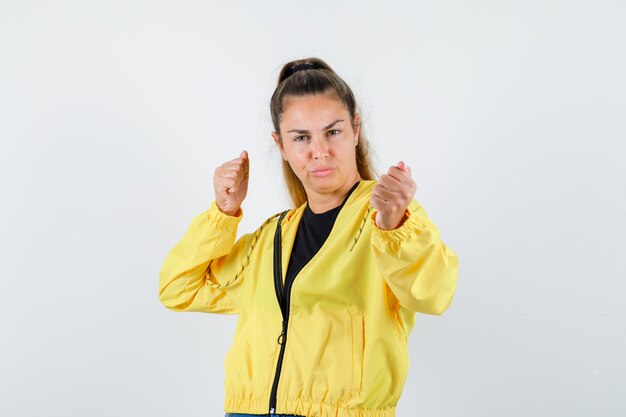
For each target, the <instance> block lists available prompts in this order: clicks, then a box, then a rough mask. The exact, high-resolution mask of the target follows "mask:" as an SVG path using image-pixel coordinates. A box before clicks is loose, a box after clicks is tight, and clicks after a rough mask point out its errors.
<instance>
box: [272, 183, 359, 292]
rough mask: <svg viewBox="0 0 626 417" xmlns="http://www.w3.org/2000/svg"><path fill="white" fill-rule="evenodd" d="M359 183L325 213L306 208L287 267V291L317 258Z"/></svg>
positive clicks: (307, 206) (285, 286)
mask: <svg viewBox="0 0 626 417" xmlns="http://www.w3.org/2000/svg"><path fill="white" fill-rule="evenodd" d="M358 185H359V182H357V183H355V184H354V185H353V186H352V188H351V189H350V191H348V194H347V195H346V197H345V198H344V200H343V202H342V203H341V204H340V205H339V206H337V207H335V208H333V209H330V210H328V211H325V212H324V213H318V214H316V213H313V212H312V211H311V209H310V208H309V205H308V204H307V205H306V207H305V208H304V214H303V215H302V219H301V220H300V224H299V225H298V231H297V232H296V239H295V241H294V244H293V249H292V250H291V255H290V257H289V265H288V266H287V274H286V275H285V285H284V288H285V290H286V291H287V290H289V288H290V286H291V283H292V282H293V280H294V278H295V277H296V275H298V272H300V270H301V269H302V268H303V267H304V266H305V265H306V264H307V263H308V262H309V261H310V260H311V258H313V256H315V254H316V253H317V251H318V250H319V249H320V248H321V247H322V245H323V244H324V242H325V241H326V239H327V238H328V235H329V234H330V231H331V230H332V228H333V224H334V223H335V219H336V218H337V215H338V214H339V211H340V210H341V208H342V207H343V205H344V204H345V203H346V201H347V200H348V197H350V194H352V192H353V191H354V190H355V189H356V187H357V186H358Z"/></svg>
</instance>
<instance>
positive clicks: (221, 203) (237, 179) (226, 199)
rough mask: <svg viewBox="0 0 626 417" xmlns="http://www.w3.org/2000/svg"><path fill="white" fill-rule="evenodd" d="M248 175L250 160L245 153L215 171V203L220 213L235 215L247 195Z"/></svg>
mask: <svg viewBox="0 0 626 417" xmlns="http://www.w3.org/2000/svg"><path fill="white" fill-rule="evenodd" d="M249 173H250V160H249V159H248V152H247V151H242V152H241V154H240V155H239V158H235V159H233V160H231V161H228V162H225V163H223V164H222V165H220V166H219V167H217V168H216V169H215V175H214V177H213V187H214V188H215V202H216V203H217V207H218V208H219V209H220V211H221V212H222V213H224V214H227V215H229V216H236V215H237V213H238V212H239V208H240V207H241V203H242V202H243V200H244V199H245V198H246V194H247V193H248V177H249Z"/></svg>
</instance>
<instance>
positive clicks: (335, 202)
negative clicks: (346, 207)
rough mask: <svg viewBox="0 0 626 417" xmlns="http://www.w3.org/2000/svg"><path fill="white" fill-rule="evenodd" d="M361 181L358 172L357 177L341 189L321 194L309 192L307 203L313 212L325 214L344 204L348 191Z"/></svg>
mask: <svg viewBox="0 0 626 417" xmlns="http://www.w3.org/2000/svg"><path fill="white" fill-rule="evenodd" d="M357 181H361V176H360V175H359V173H358V172H357V174H356V176H355V177H354V178H352V179H351V180H350V181H347V182H346V183H345V184H343V185H342V186H341V187H340V188H339V189H337V190H335V191H332V192H328V193H320V192H316V191H307V193H306V194H307V203H308V205H309V208H310V209H311V211H312V212H313V213H315V214H319V213H324V212H326V211H328V210H332V209H334V208H335V207H338V206H339V205H341V203H343V200H344V199H345V198H346V195H348V191H350V189H351V188H352V186H353V185H354V183H356V182H357Z"/></svg>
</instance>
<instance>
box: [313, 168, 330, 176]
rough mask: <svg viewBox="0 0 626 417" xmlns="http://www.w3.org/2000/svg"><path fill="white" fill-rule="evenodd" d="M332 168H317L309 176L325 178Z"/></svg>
mask: <svg viewBox="0 0 626 417" xmlns="http://www.w3.org/2000/svg"><path fill="white" fill-rule="evenodd" d="M333 169H334V168H333V167H318V168H315V169H314V170H312V171H311V175H313V176H315V177H325V176H326V175H328V174H330V173H331V172H332V171H333Z"/></svg>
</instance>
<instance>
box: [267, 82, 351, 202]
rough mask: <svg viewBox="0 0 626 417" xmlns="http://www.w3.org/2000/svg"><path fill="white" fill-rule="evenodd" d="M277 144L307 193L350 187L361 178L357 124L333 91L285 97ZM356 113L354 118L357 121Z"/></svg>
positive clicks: (276, 137) (275, 136)
mask: <svg viewBox="0 0 626 417" xmlns="http://www.w3.org/2000/svg"><path fill="white" fill-rule="evenodd" d="M283 107H284V112H283V114H282V117H281V121H280V133H281V134H280V136H279V135H278V134H277V132H272V137H273V138H274V142H276V145H277V146H278V148H279V150H280V153H281V155H282V157H283V159H284V160H286V161H287V162H288V163H289V165H290V166H291V169H293V171H294V173H295V174H296V176H297V177H298V178H299V179H300V181H302V184H303V185H304V189H305V191H306V193H307V196H309V197H310V196H311V193H316V194H333V193H336V192H338V191H341V190H344V189H345V190H346V191H347V190H349V189H350V187H352V185H353V184H354V183H355V182H356V181H358V180H360V179H361V177H360V175H359V173H358V170H357V167H356V153H355V150H356V145H357V143H358V137H359V128H360V126H356V129H353V127H352V124H351V120H350V113H349V112H348V109H346V107H345V106H344V105H343V103H341V101H340V100H339V99H338V98H337V96H336V95H335V94H326V95H309V96H303V97H286V98H285V100H284V102H283ZM359 120H360V118H359V115H358V114H357V115H355V119H354V122H355V123H357V124H359Z"/></svg>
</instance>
